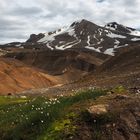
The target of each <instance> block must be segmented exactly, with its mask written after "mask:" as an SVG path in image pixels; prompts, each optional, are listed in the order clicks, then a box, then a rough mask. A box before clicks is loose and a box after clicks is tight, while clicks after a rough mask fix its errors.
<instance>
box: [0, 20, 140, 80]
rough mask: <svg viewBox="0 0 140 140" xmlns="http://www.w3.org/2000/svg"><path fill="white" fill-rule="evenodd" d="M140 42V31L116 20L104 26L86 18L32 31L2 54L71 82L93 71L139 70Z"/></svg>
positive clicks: (4, 48)
mask: <svg viewBox="0 0 140 140" xmlns="http://www.w3.org/2000/svg"><path fill="white" fill-rule="evenodd" d="M139 43H140V32H139V31H137V30H136V29H134V28H130V27H126V26H124V25H121V24H118V23H116V22H111V23H108V24H106V25H105V26H103V27H101V26H98V25H96V24H94V23H92V22H90V21H87V20H85V19H83V20H80V21H76V22H73V23H72V24H71V25H70V26H68V27H63V28H61V29H58V30H56V31H53V32H46V33H39V34H38V35H35V34H32V35H31V36H30V37H29V39H28V40H27V41H26V42H22V43H21V42H12V43H8V44H5V45H1V46H0V47H1V50H0V52H1V57H5V58H14V59H17V60H20V61H21V62H23V63H24V64H27V65H29V66H31V67H32V66H33V67H37V68H39V69H42V70H43V71H45V72H46V73H47V74H49V75H52V76H55V78H56V77H57V78H59V83H70V82H73V81H76V80H78V79H81V78H82V77H84V76H86V75H89V74H90V73H91V72H92V73H93V74H95V75H96V74H97V73H96V72H97V71H98V74H99V75H101V73H103V72H104V71H108V74H109V73H112V71H114V73H115V72H118V73H119V72H121V68H122V70H124V69H125V72H126V70H129V71H131V70H132V69H133V70H136V69H134V68H135V67H137V69H138V70H139V61H138V60H139V58H138V57H137V58H136V56H135V53H139ZM130 48H131V49H130ZM131 50H133V51H132V52H131ZM120 60H122V61H120ZM135 60H137V61H135ZM130 67H131V68H130ZM77 73H78V74H77ZM108 74H107V75H108Z"/></svg>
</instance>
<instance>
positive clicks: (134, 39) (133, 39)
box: [131, 37, 140, 41]
mask: <svg viewBox="0 0 140 140" xmlns="http://www.w3.org/2000/svg"><path fill="white" fill-rule="evenodd" d="M131 40H132V41H140V38H136V37H135V38H132V39H131Z"/></svg>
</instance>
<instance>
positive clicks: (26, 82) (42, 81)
mask: <svg viewBox="0 0 140 140" xmlns="http://www.w3.org/2000/svg"><path fill="white" fill-rule="evenodd" d="M0 66H1V67H0V94H8V93H15V92H20V91H23V90H27V89H33V88H43V87H49V86H53V85H55V84H56V82H57V81H56V80H55V78H54V77H52V76H49V75H47V74H46V73H44V72H43V71H41V70H39V69H36V68H33V67H30V66H27V65H25V64H23V63H22V62H20V61H18V60H15V59H10V58H0Z"/></svg>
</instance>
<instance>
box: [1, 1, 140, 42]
mask: <svg viewBox="0 0 140 140" xmlns="http://www.w3.org/2000/svg"><path fill="white" fill-rule="evenodd" d="M83 18H84V19H87V20H90V21H92V22H94V23H96V24H99V25H104V24H106V23H107V22H111V21H116V22H118V23H121V24H124V25H127V26H130V27H135V28H140V0H0V43H6V42H11V41H25V40H26V39H27V38H28V37H29V35H30V34H32V33H40V32H47V31H52V30H55V29H56V28H60V27H61V26H65V25H69V24H71V23H72V22H73V21H75V20H79V19H83Z"/></svg>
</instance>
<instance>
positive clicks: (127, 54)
mask: <svg viewBox="0 0 140 140" xmlns="http://www.w3.org/2000/svg"><path fill="white" fill-rule="evenodd" d="M135 71H139V72H140V45H139V44H137V45H131V46H129V47H127V48H125V49H120V53H118V54H116V56H114V57H112V58H111V59H109V60H108V61H106V62H105V63H104V64H103V65H101V67H100V68H99V73H100V72H108V73H115V74H117V73H126V72H135Z"/></svg>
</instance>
